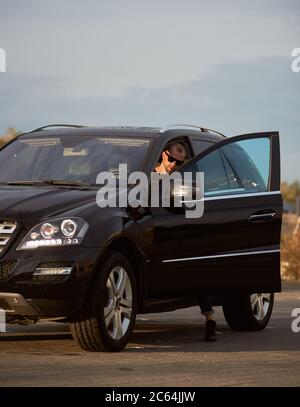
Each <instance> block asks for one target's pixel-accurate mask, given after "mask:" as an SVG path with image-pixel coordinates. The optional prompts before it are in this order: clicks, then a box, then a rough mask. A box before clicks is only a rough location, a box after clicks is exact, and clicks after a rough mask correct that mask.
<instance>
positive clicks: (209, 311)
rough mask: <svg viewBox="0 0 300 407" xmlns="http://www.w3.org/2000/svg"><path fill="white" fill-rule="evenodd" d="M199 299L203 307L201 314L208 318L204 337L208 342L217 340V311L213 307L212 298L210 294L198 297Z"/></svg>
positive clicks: (201, 307)
mask: <svg viewBox="0 0 300 407" xmlns="http://www.w3.org/2000/svg"><path fill="white" fill-rule="evenodd" d="M197 300H198V304H199V306H200V309H201V314H202V315H205V318H206V325H205V337H204V339H205V340H206V341H208V342H214V341H216V340H217V335H216V321H215V319H214V313H215V311H214V309H213V307H212V299H211V297H210V296H208V295H201V296H199V297H198V298H197Z"/></svg>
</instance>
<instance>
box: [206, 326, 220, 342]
mask: <svg viewBox="0 0 300 407" xmlns="http://www.w3.org/2000/svg"><path fill="white" fill-rule="evenodd" d="M216 327H217V324H216V321H206V326H205V337H204V340H205V341H206V342H215V341H216V340H217V333H216Z"/></svg>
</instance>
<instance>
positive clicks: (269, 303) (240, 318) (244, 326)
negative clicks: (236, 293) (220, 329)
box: [223, 293, 274, 331]
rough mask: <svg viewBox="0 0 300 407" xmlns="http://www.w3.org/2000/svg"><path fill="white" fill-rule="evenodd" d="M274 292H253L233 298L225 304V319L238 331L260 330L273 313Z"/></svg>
mask: <svg viewBox="0 0 300 407" xmlns="http://www.w3.org/2000/svg"><path fill="white" fill-rule="evenodd" d="M273 304H274V293H264V294H251V295H245V296H241V297H236V298H232V299H230V300H228V301H226V302H224V304H223V312H224V316H225V319H226V321H227V323H228V325H229V326H230V328H232V329H234V330H237V331H260V330H262V329H264V328H265V327H266V325H267V324H268V322H269V319H270V318H271V315H272V310H273Z"/></svg>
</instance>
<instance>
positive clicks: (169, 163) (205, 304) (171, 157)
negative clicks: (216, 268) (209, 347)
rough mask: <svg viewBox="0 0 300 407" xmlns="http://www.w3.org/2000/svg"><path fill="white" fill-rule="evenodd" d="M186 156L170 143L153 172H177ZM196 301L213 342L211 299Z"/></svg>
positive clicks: (180, 146) (181, 148) (177, 144)
mask: <svg viewBox="0 0 300 407" xmlns="http://www.w3.org/2000/svg"><path fill="white" fill-rule="evenodd" d="M186 156H187V152H186V148H185V146H184V145H183V144H182V143H180V142H178V141H173V142H170V143H168V144H167V145H166V147H165V149H164V151H163V152H162V157H161V163H159V164H157V165H156V167H155V171H156V172H158V173H159V174H168V175H170V174H171V173H172V172H173V171H175V170H177V169H178V167H180V166H181V165H183V164H184V162H185V159H186ZM197 300H198V304H199V306H200V308H201V313H202V315H205V318H206V325H205V335H204V339H205V341H207V342H214V341H216V340H217V335H216V321H215V320H214V310H213V307H212V299H211V297H210V296H208V295H201V296H199V297H198V298H197Z"/></svg>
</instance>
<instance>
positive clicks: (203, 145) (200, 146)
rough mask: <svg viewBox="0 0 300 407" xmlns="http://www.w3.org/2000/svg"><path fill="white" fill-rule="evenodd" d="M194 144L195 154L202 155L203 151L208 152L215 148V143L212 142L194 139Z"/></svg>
mask: <svg viewBox="0 0 300 407" xmlns="http://www.w3.org/2000/svg"><path fill="white" fill-rule="evenodd" d="M192 144H193V148H194V151H195V154H200V153H202V151H204V150H207V149H208V148H209V147H211V146H213V144H214V143H211V142H210V141H202V140H197V139H192Z"/></svg>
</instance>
